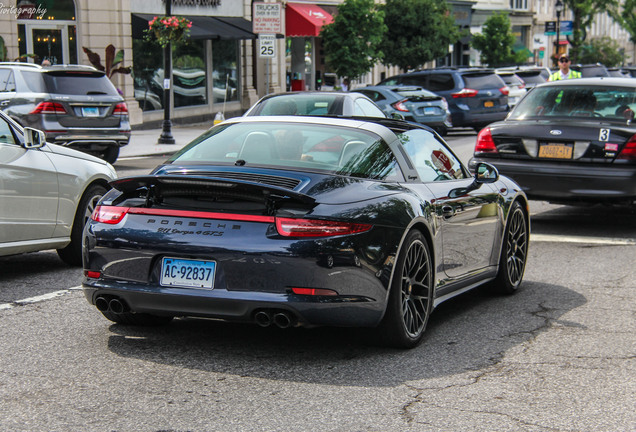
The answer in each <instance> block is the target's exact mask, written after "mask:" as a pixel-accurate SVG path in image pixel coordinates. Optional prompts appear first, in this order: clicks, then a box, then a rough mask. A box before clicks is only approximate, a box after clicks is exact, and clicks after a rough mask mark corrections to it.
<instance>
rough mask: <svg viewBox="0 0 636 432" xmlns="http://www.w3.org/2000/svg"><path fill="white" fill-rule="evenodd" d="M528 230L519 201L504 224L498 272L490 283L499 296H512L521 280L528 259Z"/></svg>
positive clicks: (524, 214)
mask: <svg viewBox="0 0 636 432" xmlns="http://www.w3.org/2000/svg"><path fill="white" fill-rule="evenodd" d="M529 237H530V230H529V228H528V222H527V218H526V213H525V212H524V210H523V207H522V206H521V204H519V201H515V202H514V203H513V204H512V207H510V214H509V215H508V221H507V222H506V228H505V231H504V238H503V244H502V246H501V256H500V258H499V271H498V272H497V277H496V278H495V280H494V281H493V283H492V286H493V288H494V290H495V291H496V292H498V293H501V294H514V293H515V292H517V288H519V285H520V284H521V281H522V280H523V273H524V271H525V268H526V261H527V259H528V241H529Z"/></svg>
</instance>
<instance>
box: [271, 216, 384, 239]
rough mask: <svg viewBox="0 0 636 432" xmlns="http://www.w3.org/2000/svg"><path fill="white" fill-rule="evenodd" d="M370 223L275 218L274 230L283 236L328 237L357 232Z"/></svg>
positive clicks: (363, 229) (369, 227)
mask: <svg viewBox="0 0 636 432" xmlns="http://www.w3.org/2000/svg"><path fill="white" fill-rule="evenodd" d="M371 227H372V226H371V225H368V224H359V223H349V222H334V221H323V220H315V219H293V218H276V230H277V231H278V233H279V234H280V235H282V236H285V237H329V236H336V235H348V234H357V233H361V232H365V231H369V230H370V229H371Z"/></svg>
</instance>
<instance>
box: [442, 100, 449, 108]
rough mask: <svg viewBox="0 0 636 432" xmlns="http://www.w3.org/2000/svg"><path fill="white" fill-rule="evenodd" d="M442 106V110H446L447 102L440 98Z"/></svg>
mask: <svg viewBox="0 0 636 432" xmlns="http://www.w3.org/2000/svg"><path fill="white" fill-rule="evenodd" d="M442 106H443V107H444V110H447V109H448V102H447V101H446V98H444V97H443V98H442Z"/></svg>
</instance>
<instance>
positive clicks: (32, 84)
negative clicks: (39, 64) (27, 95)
mask: <svg viewBox="0 0 636 432" xmlns="http://www.w3.org/2000/svg"><path fill="white" fill-rule="evenodd" d="M22 77H23V78H24V82H25V83H26V85H27V87H28V90H29V91H31V92H33V93H44V92H46V87H44V80H43V79H42V74H41V73H40V72H33V71H22Z"/></svg>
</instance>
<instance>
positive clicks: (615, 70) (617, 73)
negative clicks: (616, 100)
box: [607, 67, 631, 78]
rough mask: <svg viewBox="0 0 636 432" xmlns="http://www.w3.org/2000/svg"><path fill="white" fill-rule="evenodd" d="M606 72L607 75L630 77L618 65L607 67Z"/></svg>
mask: <svg viewBox="0 0 636 432" xmlns="http://www.w3.org/2000/svg"><path fill="white" fill-rule="evenodd" d="M607 73H608V74H609V76H612V77H618V78H631V75H630V74H629V72H626V71H623V69H621V68H619V67H615V68H607Z"/></svg>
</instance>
